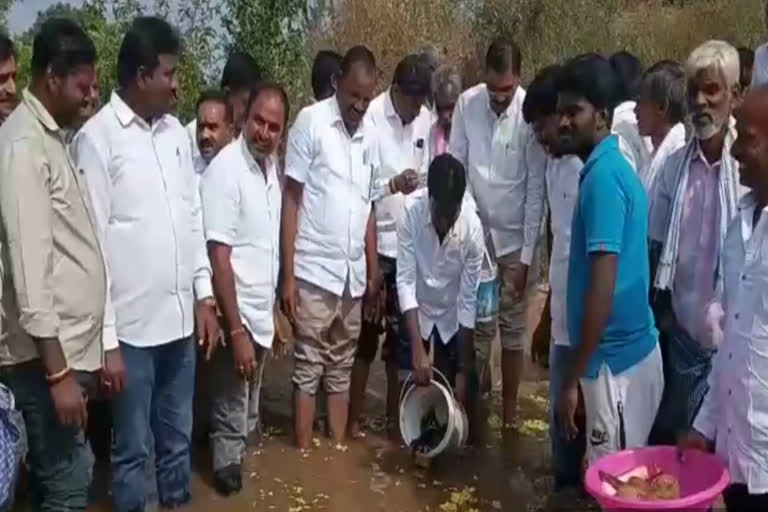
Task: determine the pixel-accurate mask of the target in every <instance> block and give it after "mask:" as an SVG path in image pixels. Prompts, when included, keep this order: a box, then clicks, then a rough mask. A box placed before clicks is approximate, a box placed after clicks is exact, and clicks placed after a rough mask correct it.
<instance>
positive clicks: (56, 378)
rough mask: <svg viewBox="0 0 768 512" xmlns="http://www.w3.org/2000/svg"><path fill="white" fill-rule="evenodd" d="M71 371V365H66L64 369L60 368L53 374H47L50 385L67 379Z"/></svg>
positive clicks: (46, 377)
mask: <svg viewBox="0 0 768 512" xmlns="http://www.w3.org/2000/svg"><path fill="white" fill-rule="evenodd" d="M71 371H72V369H71V368H70V367H69V366H65V367H64V369H62V370H59V371H58V372H56V373H54V374H52V375H46V376H45V380H46V382H48V385H49V386H53V385H55V384H58V383H59V382H61V381H63V380H64V379H66V378H67V376H68V375H69V373H70V372H71Z"/></svg>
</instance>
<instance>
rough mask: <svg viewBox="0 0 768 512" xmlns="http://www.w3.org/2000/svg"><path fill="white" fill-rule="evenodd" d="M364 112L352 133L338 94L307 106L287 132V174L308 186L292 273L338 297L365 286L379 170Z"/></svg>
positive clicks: (359, 292) (354, 294) (357, 292)
mask: <svg viewBox="0 0 768 512" xmlns="http://www.w3.org/2000/svg"><path fill="white" fill-rule="evenodd" d="M377 160H378V156H377V151H376V139H375V137H374V132H373V131H372V130H371V129H370V121H369V119H368V117H367V116H366V117H365V118H364V119H363V121H362V122H361V124H360V126H359V127H358V129H357V131H355V133H354V134H353V135H352V136H350V135H349V133H348V132H347V129H346V127H345V126H344V121H343V120H342V117H341V112H340V110H339V104H338V102H337V100H336V97H335V96H332V97H330V98H328V99H326V100H323V101H319V102H317V103H315V104H313V105H310V106H308V107H305V108H304V109H302V110H301V112H299V115H298V116H297V117H296V121H295V122H294V124H293V126H292V127H291V130H290V132H289V133H288V148H287V152H286V156H285V175H286V176H287V177H289V178H291V179H293V180H295V181H297V182H299V183H302V184H303V185H304V192H303V194H302V198H301V205H300V206H299V213H298V229H297V233H296V253H295V258H294V273H295V275H296V277H297V278H299V279H303V280H304V281H307V282H309V283H312V284H314V285H315V286H318V287H320V288H322V289H324V290H327V291H329V292H331V293H333V294H335V295H337V296H339V297H341V296H342V295H343V293H344V288H345V286H346V284H347V283H349V291H350V293H351V295H352V297H354V298H357V297H361V296H362V295H363V292H365V286H366V265H365V233H366V229H367V226H368V216H369V215H370V213H371V197H372V188H373V186H374V183H375V180H376V169H377V168H378V163H377Z"/></svg>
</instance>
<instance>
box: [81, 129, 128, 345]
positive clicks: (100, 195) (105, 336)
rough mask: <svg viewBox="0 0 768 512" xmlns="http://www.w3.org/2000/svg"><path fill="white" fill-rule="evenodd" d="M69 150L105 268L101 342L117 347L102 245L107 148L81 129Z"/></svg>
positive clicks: (108, 189)
mask: <svg viewBox="0 0 768 512" xmlns="http://www.w3.org/2000/svg"><path fill="white" fill-rule="evenodd" d="M72 152H73V156H74V160H75V162H76V163H77V166H78V167H79V168H80V169H82V170H83V171H84V172H85V176H86V180H85V182H86V185H87V187H88V195H89V199H90V201H91V209H92V211H93V216H94V219H93V220H94V224H95V226H96V238H97V239H98V242H99V245H100V246H101V253H102V255H103V256H104V269H105V272H106V276H107V293H106V301H105V304H104V327H103V333H102V343H103V348H104V350H105V351H108V350H112V349H115V348H117V347H118V346H119V343H118V341H117V318H116V313H115V308H114V305H113V304H112V293H111V289H112V285H111V280H110V271H109V264H108V261H107V252H106V247H105V245H104V240H105V238H106V232H107V226H108V225H109V217H110V214H111V199H110V196H111V194H112V180H111V178H110V176H109V167H108V156H107V155H108V149H107V148H106V147H104V145H101V144H99V143H98V142H97V141H96V140H94V138H92V137H91V136H90V135H89V134H88V133H87V132H82V131H81V132H80V133H79V134H78V135H77V136H76V137H75V139H74V141H73V142H72Z"/></svg>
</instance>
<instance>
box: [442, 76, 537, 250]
mask: <svg viewBox="0 0 768 512" xmlns="http://www.w3.org/2000/svg"><path fill="white" fill-rule="evenodd" d="M524 99H525V90H524V89H523V88H522V87H518V88H517V92H516V93H515V96H514V98H513V99H512V102H511V103H510V104H509V107H508V108H507V110H506V111H505V112H504V113H502V115H501V116H497V115H496V114H495V113H494V112H493V111H492V110H491V107H490V104H489V96H488V89H487V88H486V86H485V84H479V85H476V86H475V87H472V88H471V89H469V90H467V91H465V92H464V93H462V95H461V96H459V100H458V102H457V103H456V108H455V110H454V111H453V124H452V127H451V138H450V142H449V151H450V153H451V154H452V155H453V156H455V157H456V158H457V159H458V160H459V161H460V162H461V163H462V164H464V167H465V168H466V170H467V178H468V186H469V189H470V192H471V193H472V196H473V197H474V199H475V202H476V203H477V206H478V213H479V214H480V218H481V219H482V221H483V224H484V227H485V228H486V229H489V231H490V235H491V240H492V241H493V251H492V252H493V253H495V255H496V256H497V257H499V256H504V255H506V254H510V253H512V252H515V251H518V250H520V251H521V253H520V260H521V261H522V262H523V263H525V264H530V263H531V260H532V259H533V251H534V250H535V248H536V244H537V243H538V239H539V234H540V231H541V219H542V215H543V208H544V173H543V172H542V170H543V169H544V167H545V160H546V155H545V154H544V152H543V150H542V149H541V146H540V145H539V144H538V143H536V139H535V137H534V135H533V131H532V130H531V129H530V128H529V127H528V125H527V124H526V123H525V121H524V120H523V114H522V106H523V100H524Z"/></svg>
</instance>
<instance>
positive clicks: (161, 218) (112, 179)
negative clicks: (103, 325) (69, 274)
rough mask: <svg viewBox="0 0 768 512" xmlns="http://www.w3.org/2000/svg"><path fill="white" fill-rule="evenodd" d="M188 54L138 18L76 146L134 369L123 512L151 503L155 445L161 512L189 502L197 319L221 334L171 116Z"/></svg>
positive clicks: (162, 26)
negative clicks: (149, 467) (182, 55)
mask: <svg viewBox="0 0 768 512" xmlns="http://www.w3.org/2000/svg"><path fill="white" fill-rule="evenodd" d="M179 51H180V41H179V39H178V37H177V35H176V33H175V32H174V30H173V28H172V27H171V26H170V25H168V23H166V22H165V21H163V20H162V19H160V18H154V17H139V18H136V20H135V21H134V22H133V24H132V25H131V27H130V29H129V30H128V32H126V34H125V37H124V39H123V42H122V45H121V47H120V52H119V55H118V62H117V67H118V84H119V89H118V90H117V91H114V92H113V93H112V96H111V98H110V100H109V103H107V104H106V105H105V106H104V107H103V108H102V109H101V110H100V111H99V113H98V114H96V115H95V116H94V117H92V118H91V119H90V120H89V121H88V122H87V123H86V124H85V126H83V128H82V129H81V130H80V132H79V133H78V134H77V136H76V137H75V140H74V141H73V149H74V154H75V161H76V162H77V165H78V167H79V168H80V169H81V170H82V172H83V173H84V174H85V177H86V178H87V179H86V182H87V185H88V190H89V192H90V197H91V201H92V203H93V210H94V217H95V226H96V229H97V234H98V237H99V239H100V242H101V244H102V246H103V247H104V251H105V258H106V262H107V268H108V269H109V274H108V275H109V277H110V286H109V289H110V291H111V299H112V303H113V304H114V308H115V316H116V324H117V325H116V328H117V338H118V339H119V340H120V350H121V352H122V355H123V359H124V361H125V367H126V376H127V385H126V389H125V390H124V392H123V393H121V394H120V395H119V396H118V397H117V398H116V400H115V401H114V402H113V419H114V440H113V452H112V466H113V468H112V473H113V485H112V497H113V501H114V509H115V510H116V511H118V512H128V511H135V510H141V509H142V508H143V507H144V505H145V504H146V501H147V475H146V474H145V467H146V466H145V462H146V461H147V460H148V459H150V457H151V456H152V451H153V447H154V453H155V454H156V456H155V469H156V473H157V479H156V482H157V490H158V494H159V500H160V504H161V505H163V506H165V507H170V508H173V507H179V506H183V505H185V504H187V503H189V501H190V453H189V447H190V437H191V430H192V395H193V389H194V379H195V342H194V340H193V324H194V321H195V320H196V321H197V326H198V336H199V340H200V343H201V344H204V345H208V347H209V351H210V346H211V345H212V344H215V343H216V341H217V340H218V335H219V332H218V325H217V324H216V318H215V310H214V307H213V298H212V292H211V275H210V268H209V266H208V259H207V257H206V254H205V243H204V240H203V234H202V218H201V217H202V215H201V212H200V206H199V194H198V192H197V189H196V188H195V178H194V177H195V171H194V168H193V164H192V155H191V151H190V145H189V139H188V137H187V134H186V132H185V131H184V127H183V126H182V125H181V124H180V123H179V121H178V120H177V119H176V118H175V117H173V116H172V115H170V114H169V113H168V112H169V111H170V109H171V105H172V103H173V100H174V98H175V97H176V92H177V87H178V79H177V67H178V60H179ZM193 284H194V289H193ZM195 297H197V307H195Z"/></svg>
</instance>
